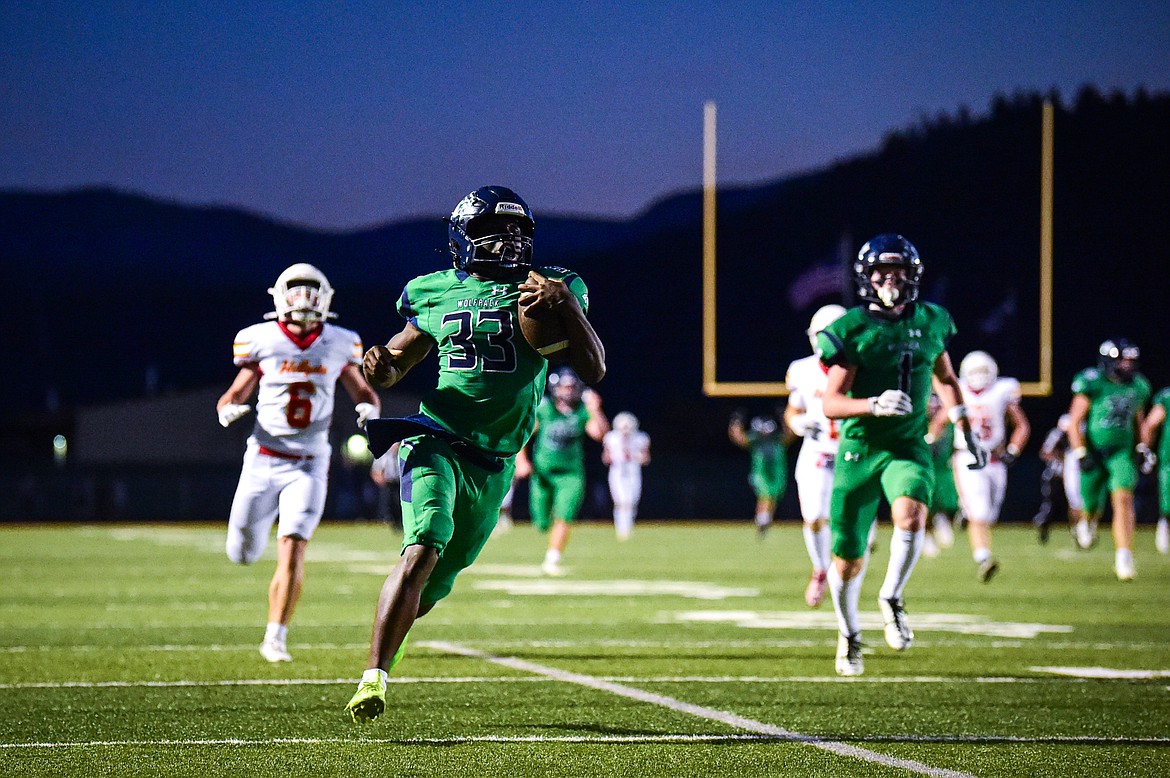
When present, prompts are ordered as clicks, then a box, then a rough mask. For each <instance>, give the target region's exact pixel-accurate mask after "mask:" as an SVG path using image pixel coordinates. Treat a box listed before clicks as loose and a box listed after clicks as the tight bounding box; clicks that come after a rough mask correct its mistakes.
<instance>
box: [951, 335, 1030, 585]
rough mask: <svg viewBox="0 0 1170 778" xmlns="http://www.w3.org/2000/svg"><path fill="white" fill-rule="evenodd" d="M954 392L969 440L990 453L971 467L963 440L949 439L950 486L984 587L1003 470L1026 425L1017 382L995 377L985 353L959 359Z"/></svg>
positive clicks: (992, 567) (993, 566)
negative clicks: (952, 453) (954, 490)
mask: <svg viewBox="0 0 1170 778" xmlns="http://www.w3.org/2000/svg"><path fill="white" fill-rule="evenodd" d="M959 388H960V389H961V390H962V393H963V404H964V405H966V406H967V418H968V419H969V422H970V425H971V428H972V430H973V432H974V435H975V439H976V440H977V441H978V443H979V446H980V448H982V449H983V450H984V451H986V452H988V454H989V455H990V458H989V460H988V463H987V466H986V467H982V468H978V469H972V468H971V465H972V464H973V463H974V462H975V457H974V456H973V455H972V454H971V452H970V451H968V450H967V440H966V439H965V438H964V437H963V436H961V435H956V436H954V437H955V457H954V460H953V465H954V473H955V486H956V488H957V489H958V491H959V502H961V503H962V506H963V513H964V514H965V515H966V517H967V538H968V539H969V540H970V542H971V558H972V559H974V560H975V564H976V565H978V566H979V580H980V581H983V582H984V583H987V582H988V581H990V580H991V578H992V576H994V575H995V572H996V571H997V570H998V569H999V562H998V561H996V559H995V557H994V556H993V555H992V553H991V527H992V526H993V525H994V524H995V523H996V522H997V521H998V520H999V512H1000V509H1001V508H1002V507H1003V498H1004V495H1005V494H1006V493H1007V468H1008V467H1010V466H1011V465H1012V464H1014V463H1015V461H1016V460H1017V459H1019V456H1020V452H1021V451H1023V450H1024V446H1026V445H1027V443H1028V436H1029V435H1030V434H1031V427H1030V425H1029V424H1028V417H1027V416H1026V415H1025V414H1024V411H1023V409H1021V408H1020V382H1019V381H1017V380H1016V379H1014V378H1000V376H999V365H998V364H996V361H995V360H994V359H992V357H991V355H990V354H988V353H987V352H986V351H972V352H971V353H970V354H968V355H967V356H965V357H963V360H962V361H961V362H960V363H959ZM1009 425H1010V427H1011V435H1010V437H1009V435H1008V431H1007V430H1008V426H1009Z"/></svg>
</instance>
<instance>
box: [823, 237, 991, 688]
mask: <svg viewBox="0 0 1170 778" xmlns="http://www.w3.org/2000/svg"><path fill="white" fill-rule="evenodd" d="M853 274H854V279H855V281H856V283H857V294H858V297H859V298H860V299H861V303H862V304H861V305H860V306H858V307H856V308H852V309H850V310H849V311H848V312H847V313H846V314H845V315H844V316H842V317H841V318H840V319H837V320H836V321H835V322H833V323H832V324H830V325H829V326H828V327H826V328H825V329H824V330H823V331H822V332H821V333H820V334H819V335H817V347H818V352H819V354H820V357H821V361H822V362H824V363H825V364H826V365H827V366H828V367H829V375H828V382H827V385H826V387H825V395H824V400H823V404H824V410H825V415H826V416H827V417H828V418H830V419H843V420H844V421H843V422H842V424H841V445H840V447H839V448H838V450H837V460H836V464H835V470H836V472H835V474H834V480H833V497H832V505H831V509H830V519H829V526H830V532H831V537H832V544H833V563H832V565H831V566H830V568H829V592H830V594H831V595H832V598H833V607H834V609H835V610H836V612H837V623H838V627H839V629H840V635H839V637H838V641H837V662H836V669H837V673H838V674H839V675H849V676H856V675H861V674H862V673H863V672H864V665H863V662H862V658H861V646H862V643H861V621H860V618H859V614H858V600H859V595H860V593H861V584H862V580H863V578H864V576H865V567H866V561H867V557H866V546H867V539H868V536H869V530H870V527H871V526H872V525H873V523H874V521H875V519H876V516H877V509H878V505H879V503H880V501H881V498H882V497H883V496H884V497H885V498H886V499H887V500H888V501H889V503H890V513H891V519H892V520H893V523H894V535H893V540H892V542H891V544H890V561H889V565H888V567H887V569H886V577H885V581H884V582H883V583H882V587H881V590H880V591H879V593H878V607H879V609H880V610H881V613H882V618H883V620H884V621H885V638H886V643H888V644H889V646H890V647H891V648H893V649H894V650H896V651H904V650H906V649H907V648H909V647H910V644H911V643H912V642H913V640H914V633H913V631H912V630H911V629H910V624H909V623H908V621H907V619H906V609H905V606H904V604H903V600H902V594H903V590H904V589H905V587H906V583H907V582H908V581H909V579H910V574H911V572H912V571H913V570H914V565H915V563H916V562H917V561H918V556H919V554H920V553H921V550H922V544H923V537H924V533H925V527H926V517H927V508H928V506H929V505H930V502H931V493H932V492H933V490H934V469H933V464H932V462H931V456H930V449H929V447H928V445H927V443H926V440H925V436H926V432H927V425H928V402H929V399H930V392H931V388H932V386H933V388H934V390H935V391H936V392H937V393H938V395H939V398H940V399H941V400H942V403H943V408H944V409H945V410H946V412H947V414H948V417H949V418H950V419H951V420H952V421H953V422H954V423H955V426H956V428H957V429H958V430H959V432H960V433H961V434H962V435H963V436H964V437H965V438H966V440H967V449H968V451H970V452H971V453H972V456H973V458H974V461H973V462H972V463H971V464H970V465H969V466H970V467H971V468H973V469H978V468H980V467H983V466H984V465H986V464H987V453H986V452H985V451H984V450H983V449H982V448H981V447H980V445H979V442H978V440H976V439H975V438H974V437H973V436H972V434H971V427H970V424H969V423H968V421H967V413H966V408H964V407H963V405H962V400H961V398H962V395H961V392H960V389H959V381H958V378H957V377H956V376H955V371H954V368H953V367H952V365H951V359H950V357H949V356H948V355H947V351H946V346H947V342H948V341H949V340H950V339H951V337H953V336H954V334H955V325H954V322H953V321H952V320H951V316H950V314H949V313H947V311H946V310H945V309H943V308H942V307H940V306H938V305H935V304H933V303H928V302H919V301H918V286H919V282H920V280H921V277H922V260H921V259H920V258H919V256H918V251H917V250H916V249H915V248H914V246H913V244H911V243H910V241H908V240H906V239H905V238H903V237H902V236H901V235H895V234H892V233H887V234H883V235H878V236H877V237H875V238H873V239H872V240H870V241H869V242H868V243H866V244H865V245H864V246H862V247H861V251H860V252H859V253H858V255H857V260H856V261H855V262H854V263H853Z"/></svg>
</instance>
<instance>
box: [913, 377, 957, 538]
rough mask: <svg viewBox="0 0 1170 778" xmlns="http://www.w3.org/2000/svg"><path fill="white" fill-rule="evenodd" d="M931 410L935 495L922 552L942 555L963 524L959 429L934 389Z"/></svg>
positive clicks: (927, 436) (931, 451)
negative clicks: (953, 464)
mask: <svg viewBox="0 0 1170 778" xmlns="http://www.w3.org/2000/svg"><path fill="white" fill-rule="evenodd" d="M927 413H929V414H930V418H931V419H932V421H931V423H930V431H929V432H928V433H927V434H926V443H927V445H929V446H930V459H931V461H932V462H933V463H934V497H933V498H932V499H931V501H930V512H929V513H930V515H929V518H928V520H927V523H926V536H925V537H924V538H923V546H922V553H924V554H926V555H927V556H938V554H939V553H940V552H939V549H940V548H950V547H951V546H953V545H954V544H955V530H954V528H955V527H956V526H958V524H959V518H960V516H959V492H958V490H957V489H955V471H954V469H953V468H952V467H951V460H952V459H954V458H955V428H954V427H953V426H952V425H951V423H950V419H948V418H947V415H946V414H945V413H942V400H940V399H939V397H938V395H937V394H935V393H934V392H932V393H931V395H930V403H929V405H928V411H927Z"/></svg>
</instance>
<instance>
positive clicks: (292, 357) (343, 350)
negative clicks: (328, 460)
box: [232, 321, 363, 456]
mask: <svg viewBox="0 0 1170 778" xmlns="http://www.w3.org/2000/svg"><path fill="white" fill-rule="evenodd" d="M232 352H233V355H234V359H235V363H236V365H237V366H238V367H243V366H245V365H256V366H257V367H258V368H259V371H260V387H259V390H258V392H257V396H256V422H255V425H254V426H253V428H252V437H251V439H250V440H252V441H255V442H256V443H259V444H260V445H261V446H265V447H267V448H271V449H273V450H275V451H282V452H284V453H288V454H297V455H310V456H328V454H329V452H330V447H329V424H330V422H331V421H332V420H333V397H334V393H335V391H336V389H337V380H338V379H339V378H340V377H341V371H342V370H343V369H344V368H345V366H346V365H360V364H361V362H362V354H363V350H362V341H361V338H360V337H358V335H357V333H356V332H353V331H351V330H347V329H345V328H344V327H338V326H336V325H333V324H325V325H322V327H321V329H320V330H318V331H317V332H315V333H313V334H310V335H308V336H306V337H303V338H301V337H298V336H296V335H294V334H293V333H291V332H290V331H289V330H288V329H287V328H286V327H285V326H284V324H283V323H282V322H276V321H270V322H264V323H263V324H253V325H252V326H251V327H245V328H244V329H242V330H240V332H239V334H238V335H236V339H235V342H234V344H233V347H232Z"/></svg>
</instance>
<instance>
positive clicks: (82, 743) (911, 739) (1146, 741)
mask: <svg viewBox="0 0 1170 778" xmlns="http://www.w3.org/2000/svg"><path fill="white" fill-rule="evenodd" d="M866 739H867V740H870V741H877V742H882V743H949V744H965V745H987V744H994V743H1024V744H1049V745H1077V744H1091V745H1110V744H1117V745H1165V744H1166V743H1170V738H1142V737H1138V738H1109V737H1011V736H1003V737H999V736H988V737H979V736H974V737H948V736H945V735H939V736H935V735H888V736H877V737H874V736H870V737H867V738H866ZM777 740H791V738H790V737H777V736H776V735H767V734H750V735H749V734H737V733H728V734H726V735H668V734H663V735H563V736H559V737H558V736H550V735H516V736H508V735H468V736H466V737H464V736H456V737H439V738H385V737H384V738H373V737H363V738H361V739H356V738H340V737H336V738H272V739H270V740H244V739H240V738H225V739H199V740H79V741H73V742H66V743H47V742H46V743H0V749H19V748H47V749H53V748H99V747H110V746H130V747H140V746H195V747H203V746H298V745H326V744H331V743H353V744H356V745H363V746H364V745H366V744H368V743H378V744H382V745H398V746H446V745H458V744H460V743H711V742H716V743H726V742H732V741H748V742H750V741H755V742H767V741H777ZM935 774H937V775H965V773H941V772H940V773H935Z"/></svg>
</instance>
